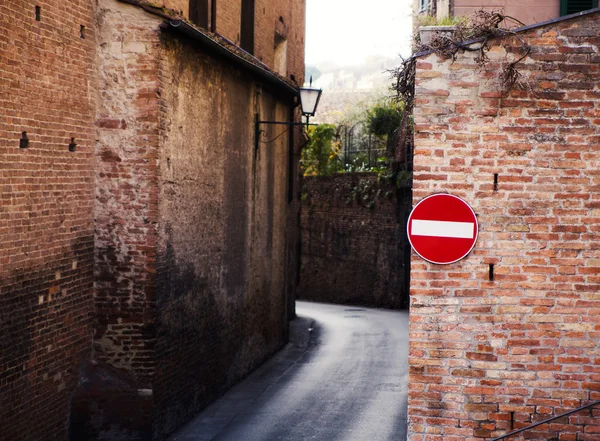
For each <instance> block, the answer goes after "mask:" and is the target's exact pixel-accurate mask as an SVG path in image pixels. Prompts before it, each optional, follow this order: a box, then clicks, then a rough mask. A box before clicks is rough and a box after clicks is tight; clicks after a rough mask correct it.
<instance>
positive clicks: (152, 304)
mask: <svg viewBox="0 0 600 441" xmlns="http://www.w3.org/2000/svg"><path fill="white" fill-rule="evenodd" d="M99 11H100V13H99V41H98V43H99V63H100V64H99V72H100V105H99V107H98V120H97V123H96V125H97V138H98V142H97V144H96V156H97V162H96V205H95V213H94V214H95V226H96V238H95V255H96V268H95V271H96V273H95V283H96V295H95V301H96V309H97V327H96V333H95V338H94V355H95V357H96V358H98V359H100V360H103V361H106V362H108V363H111V364H113V365H114V366H115V367H117V368H122V369H126V370H128V371H130V372H132V373H133V374H134V375H136V376H137V377H138V378H140V379H144V380H146V381H148V380H149V379H150V378H151V377H152V375H153V372H154V369H155V358H154V354H155V352H154V345H155V341H156V335H155V334H156V333H155V314H156V311H155V309H156V300H155V297H156V295H155V291H156V243H157V232H156V230H157V223H158V210H157V207H158V147H159V104H160V103H159V96H158V84H159V81H158V79H159V54H158V48H157V45H158V44H159V28H158V26H159V24H160V23H161V21H162V20H161V19H160V18H158V17H156V16H153V15H151V14H148V13H147V12H145V11H143V10H142V9H140V8H138V7H137V6H131V5H128V4H124V3H121V2H118V1H116V0H101V1H100V2H99Z"/></svg>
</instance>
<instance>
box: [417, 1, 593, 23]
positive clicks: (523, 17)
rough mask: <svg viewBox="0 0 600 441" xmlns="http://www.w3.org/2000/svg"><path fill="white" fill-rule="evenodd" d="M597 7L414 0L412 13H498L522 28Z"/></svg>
mask: <svg viewBox="0 0 600 441" xmlns="http://www.w3.org/2000/svg"><path fill="white" fill-rule="evenodd" d="M597 7H598V0H537V1H536V0H492V1H482V0H413V11H414V13H415V14H416V15H417V16H418V15H423V14H425V15H433V16H434V17H437V18H438V19H441V18H443V17H448V16H454V17H464V16H470V15H472V14H473V13H474V12H476V11H478V10H480V9H485V10H494V11H501V12H502V13H503V14H504V15H507V16H510V17H513V18H515V19H517V20H519V21H520V22H522V23H523V24H524V25H530V24H533V23H539V22H543V21H546V20H550V19H553V18H556V17H560V16H564V15H569V14H575V13H577V12H581V11H585V10H588V9H592V8H597Z"/></svg>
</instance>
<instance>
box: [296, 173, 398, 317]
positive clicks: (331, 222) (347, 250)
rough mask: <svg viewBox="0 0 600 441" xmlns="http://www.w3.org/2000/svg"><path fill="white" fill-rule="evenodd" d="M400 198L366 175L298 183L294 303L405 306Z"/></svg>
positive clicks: (396, 192) (340, 176)
mask: <svg viewBox="0 0 600 441" xmlns="http://www.w3.org/2000/svg"><path fill="white" fill-rule="evenodd" d="M400 193H401V191H397V189H396V187H395V186H394V185H393V184H389V183H385V182H382V183H380V182H378V178H377V175H376V174H371V173H344V174H339V175H334V176H327V177H308V178H304V182H303V190H302V194H303V196H302V200H303V202H302V215H301V238H302V240H301V256H302V266H301V273H300V286H299V289H298V296H299V298H301V299H307V300H315V301H321V302H331V303H343V304H357V305H369V306H378V307H386V308H403V307H406V306H407V301H408V293H407V292H406V291H407V290H406V286H405V277H406V272H405V270H406V268H405V258H406V257H407V254H405V253H406V252H407V250H408V248H407V247H408V246H409V245H408V243H407V241H406V239H405V237H406V234H405V221H403V220H402V219H406V212H405V211H406V209H407V208H409V207H408V204H406V205H407V207H403V206H402V204H401V202H399V200H400V199H399V198H398V195H399V194H400ZM371 205H372V206H371Z"/></svg>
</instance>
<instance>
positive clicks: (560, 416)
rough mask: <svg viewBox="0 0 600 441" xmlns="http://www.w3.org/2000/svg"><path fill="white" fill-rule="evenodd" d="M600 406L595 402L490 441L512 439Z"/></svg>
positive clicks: (599, 401) (598, 402) (599, 402)
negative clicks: (543, 425)
mask: <svg viewBox="0 0 600 441" xmlns="http://www.w3.org/2000/svg"><path fill="white" fill-rule="evenodd" d="M599 404H600V400H598V401H594V402H593V403H589V404H586V405H585V406H581V407H578V408H577V409H573V410H569V411H568V412H565V413H563V414H561V415H556V416H553V417H552V418H548V419H545V420H543V421H538V422H537V423H534V424H530V425H529V426H527V427H523V428H522V429H518V430H513V431H512V432H509V433H507V434H506V435H502V436H499V437H496V438H493V439H491V440H489V441H500V440H503V439H507V438H510V437H511V436H514V435H518V434H519V433H522V432H526V431H528V430H531V429H533V428H535V427H538V426H541V425H542V424H547V423H550V422H552V421H554V420H557V419H559V418H563V417H566V416H569V415H571V414H574V413H577V412H580V411H582V410H585V409H589V408H592V407H594V406H598V405H599Z"/></svg>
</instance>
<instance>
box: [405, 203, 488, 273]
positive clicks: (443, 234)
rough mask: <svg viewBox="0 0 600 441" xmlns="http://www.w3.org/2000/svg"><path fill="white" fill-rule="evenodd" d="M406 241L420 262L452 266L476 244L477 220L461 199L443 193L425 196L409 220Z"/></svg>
mask: <svg viewBox="0 0 600 441" xmlns="http://www.w3.org/2000/svg"><path fill="white" fill-rule="evenodd" d="M406 229H407V233H408V240H409V242H410V245H411V246H412V248H413V250H415V252H416V253H417V254H418V255H419V256H421V257H422V258H423V259H425V260H427V261H429V262H431V263H437V264H441V265H443V264H448V263H454V262H456V261H458V260H460V259H462V258H463V257H465V256H466V255H467V254H469V253H470V252H471V250H472V249H473V247H474V246H475V242H476V241H477V231H478V225H477V217H476V216H475V212H474V211H473V209H472V208H471V207H470V206H469V204H467V203H466V202H465V201H463V200H462V199H461V198H459V197H456V196H452V195H450V194H446V193H440V194H434V195H431V196H427V197H426V198H425V199H423V200H422V201H420V202H419V203H418V204H417V205H415V208H413V210H412V211H411V213H410V215H409V216H408V225H407V226H406Z"/></svg>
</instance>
